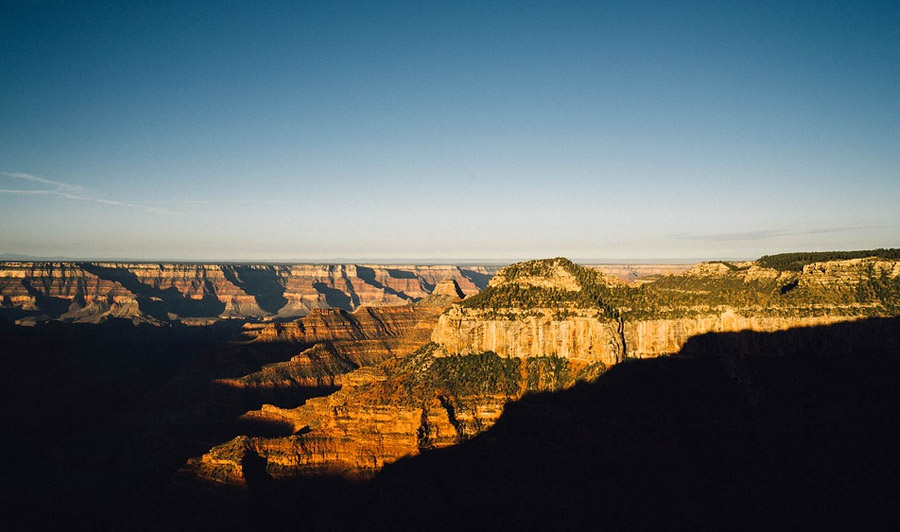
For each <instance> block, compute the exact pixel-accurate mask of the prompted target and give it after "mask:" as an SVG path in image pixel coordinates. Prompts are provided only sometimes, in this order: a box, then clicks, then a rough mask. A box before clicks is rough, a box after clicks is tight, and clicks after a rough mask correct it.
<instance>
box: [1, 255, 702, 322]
mask: <svg viewBox="0 0 900 532" xmlns="http://www.w3.org/2000/svg"><path fill="white" fill-rule="evenodd" d="M593 267H594V268H596V269H599V270H601V271H603V272H604V273H607V274H609V275H612V276H615V277H617V278H619V279H620V280H622V281H625V282H633V281H635V280H642V279H652V278H654V277H656V276H659V275H663V274H666V273H677V272H679V271H684V270H686V269H687V268H689V265H678V264H672V265H665V264H653V265H625V264H613V265H594V266H593ZM499 268H500V266H497V265H477V264H475V265H469V266H455V265H390V266H388V265H377V264H366V265H363V264H287V265H275V264H197V263H124V262H37V261H33V262H26V261H7V262H0V316H3V317H6V318H9V319H13V320H15V321H16V322H17V323H18V324H20V325H32V324H35V323H38V322H41V321H47V320H62V321H69V322H76V323H99V322H102V321H105V320H107V319H110V318H125V319H129V320H131V321H133V322H135V323H140V322H150V323H166V322H180V323H184V324H188V325H193V324H208V323H211V322H213V321H216V320H220V319H231V318H237V319H251V320H271V319H291V318H297V317H302V316H306V315H307V314H309V313H310V312H311V311H312V310H314V309H341V310H346V311H353V310H356V309H357V308H359V307H364V306H370V307H382V306H402V305H407V304H410V303H414V302H417V301H420V300H421V299H423V298H425V297H426V296H428V295H429V294H431V293H432V292H433V291H434V288H435V286H437V284H438V283H439V282H440V281H443V280H447V279H452V280H454V281H455V282H456V283H457V284H458V285H459V288H460V290H461V291H462V293H463V294H465V295H467V296H468V295H472V294H475V293H477V292H479V291H480V290H481V289H483V288H485V287H486V286H487V284H488V281H489V280H490V279H491V277H492V276H493V275H494V273H496V272H497V270H499Z"/></svg>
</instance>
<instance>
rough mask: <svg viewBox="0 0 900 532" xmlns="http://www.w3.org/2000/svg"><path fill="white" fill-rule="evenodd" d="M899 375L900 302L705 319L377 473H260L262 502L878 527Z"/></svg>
mask: <svg viewBox="0 0 900 532" xmlns="http://www.w3.org/2000/svg"><path fill="white" fill-rule="evenodd" d="M898 383H900V318H889V319H867V320H860V321H854V322H846V323H840V324H835V325H830V326H821V327H810V328H800V329H791V330H786V331H780V332H773V333H758V332H749V331H748V332H738V333H723V334H706V335H702V336H698V337H695V338H692V339H691V340H690V341H689V342H688V343H687V345H686V346H685V347H684V349H682V351H681V352H680V353H679V354H677V355H673V356H667V357H660V358H656V359H644V360H628V361H626V362H623V363H621V364H619V365H617V366H615V367H613V368H612V369H611V370H609V371H608V372H607V373H606V374H604V375H603V376H602V377H600V379H598V380H597V381H595V382H593V383H582V384H579V385H576V386H575V387H573V388H571V389H568V390H565V391H561V392H555V393H550V392H547V393H537V394H532V395H528V396H526V397H524V398H523V399H522V400H520V401H518V402H515V403H510V404H508V405H507V407H506V409H505V410H504V413H503V415H502V417H501V418H500V420H499V421H498V423H497V424H496V425H495V426H494V427H492V428H491V429H489V430H488V431H486V432H484V433H482V434H481V435H479V436H477V437H475V438H473V439H471V440H469V441H467V442H465V443H463V444H461V445H458V446H455V447H451V448H446V449H441V450H435V451H429V452H425V453H423V454H421V455H419V456H416V457H410V458H406V459H403V460H400V461H399V462H396V463H394V464H391V465H388V466H387V467H385V468H384V469H383V470H382V471H381V473H379V474H378V475H377V476H376V477H375V478H374V479H372V480H371V481H368V482H350V481H341V480H340V479H336V478H307V479H298V480H295V481H290V482H274V483H271V484H266V488H265V491H266V495H265V497H255V496H251V497H250V500H251V501H252V504H254V505H256V506H254V508H253V512H252V515H254V516H265V527H266V529H269V530H272V529H280V530H290V529H299V528H300V527H303V528H308V526H314V527H315V529H317V530H421V529H423V528H428V529H429V530H435V529H436V530H466V529H468V530H548V529H552V530H593V529H604V530H657V529H666V530H723V529H724V530H769V529H784V528H796V529H801V530H808V529H826V530H831V529H838V528H841V529H846V528H849V527H853V528H862V529H866V528H874V527H876V526H877V525H880V524H881V523H891V522H897V520H898V519H900V508H898V506H897V505H896V504H895V501H894V500H893V495H892V494H893V493H895V492H896V488H897V484H898V478H900V475H898V474H900V453H898V452H897V449H898V448H900V438H898V432H900V410H898V409H897V405H898V404H900V385H898ZM251 490H252V487H251Z"/></svg>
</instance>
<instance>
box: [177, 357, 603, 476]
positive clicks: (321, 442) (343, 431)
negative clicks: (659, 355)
mask: <svg viewBox="0 0 900 532" xmlns="http://www.w3.org/2000/svg"><path fill="white" fill-rule="evenodd" d="M436 351H440V347H438V346H436V345H434V344H429V345H427V346H426V347H424V348H423V349H421V350H419V351H418V352H416V353H415V354H413V355H411V356H409V357H404V358H394V359H391V360H389V361H386V362H384V363H383V364H380V365H378V366H374V367H369V368H363V369H360V370H357V371H354V372H352V373H349V374H347V375H345V378H344V381H343V384H344V386H343V388H342V389H341V390H340V391H339V392H336V393H334V394H332V395H330V396H327V397H320V398H315V399H310V400H308V401H307V402H306V404H304V405H303V406H301V407H299V408H294V409H282V408H278V407H275V406H272V405H264V406H263V407H262V409H260V410H258V411H252V412H248V413H247V414H245V416H244V418H245V419H250V420H262V421H266V422H270V423H279V424H282V425H286V426H290V427H292V430H293V431H294V434H293V435H291V436H287V437H282V438H262V437H247V436H239V437H237V438H235V439H234V440H232V441H230V442H228V443H225V444H223V445H220V446H218V447H215V448H213V449H211V450H210V452H209V453H207V454H205V455H203V456H201V457H198V458H195V459H192V460H191V461H189V463H188V467H187V471H188V472H189V473H190V474H191V475H194V476H196V477H198V478H201V479H204V480H208V481H212V482H216V483H223V484H234V485H241V484H243V483H244V482H245V479H244V471H243V469H242V464H244V463H246V462H247V461H248V460H251V461H255V462H257V463H262V464H264V466H265V471H266V473H267V474H268V475H269V476H271V477H273V478H286V477H292V476H297V475H304V474H321V473H329V474H341V475H347V476H368V475H371V474H372V473H374V472H376V471H377V470H379V469H380V468H381V467H382V466H384V465H385V464H387V463H390V462H393V461H396V460H398V459H400V458H403V457H405V456H410V455H414V454H417V453H419V452H421V451H422V450H425V449H433V448H440V447H447V446H450V445H454V444H457V443H459V442H461V441H464V440H466V439H468V438H470V437H472V436H474V435H476V434H478V433H480V432H482V431H484V430H486V429H487V428H489V427H491V426H492V425H493V424H494V423H495V422H496V421H497V419H498V418H499V417H500V415H501V414H502V412H503V407H504V405H505V404H506V403H507V402H509V401H512V400H516V399H518V398H519V397H521V396H522V395H523V394H524V393H526V392H528V391H538V390H558V389H563V388H566V387H569V386H571V385H572V384H574V383H575V382H577V381H579V380H591V379H593V378H596V377H597V376H598V375H599V374H600V372H601V371H602V370H603V366H602V365H601V364H583V363H580V362H576V361H570V360H565V359H560V358H551V357H544V358H534V359H529V360H519V359H507V358H500V357H498V356H497V355H494V354H492V353H487V354H483V355H474V356H469V357H440V356H436Z"/></svg>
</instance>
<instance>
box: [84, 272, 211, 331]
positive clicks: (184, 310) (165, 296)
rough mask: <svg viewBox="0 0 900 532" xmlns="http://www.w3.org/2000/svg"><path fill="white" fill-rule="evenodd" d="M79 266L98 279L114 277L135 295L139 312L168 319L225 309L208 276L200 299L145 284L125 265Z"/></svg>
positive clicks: (205, 314)
mask: <svg viewBox="0 0 900 532" xmlns="http://www.w3.org/2000/svg"><path fill="white" fill-rule="evenodd" d="M78 266H79V267H81V268H83V269H84V270H85V271H86V272H89V273H92V274H94V275H96V276H97V277H99V278H101V279H105V280H108V281H115V282H117V283H119V284H121V285H122V286H123V287H125V288H126V289H128V290H129V291H130V292H131V293H133V294H134V295H135V298H136V299H137V302H138V307H139V308H140V309H141V312H144V313H145V314H147V315H149V316H152V317H154V318H156V319H158V320H160V321H167V320H168V319H169V313H172V314H176V315H178V316H181V317H184V318H202V317H214V316H218V315H219V314H221V313H222V312H223V311H224V310H225V303H224V302H222V301H219V298H218V297H217V296H216V290H215V287H214V286H213V284H212V283H211V282H210V281H209V280H204V281H203V291H202V292H203V293H202V296H201V298H200V299H193V298H190V297H185V296H184V295H183V294H182V293H181V292H180V291H179V290H178V289H177V288H175V287H174V286H170V287H169V288H157V287H154V286H152V285H149V284H145V283H144V282H143V281H142V280H141V279H140V278H139V277H138V276H137V275H135V274H134V273H133V272H131V271H128V270H126V269H124V268H110V267H106V266H99V265H97V264H92V263H86V262H85V263H79V264H78Z"/></svg>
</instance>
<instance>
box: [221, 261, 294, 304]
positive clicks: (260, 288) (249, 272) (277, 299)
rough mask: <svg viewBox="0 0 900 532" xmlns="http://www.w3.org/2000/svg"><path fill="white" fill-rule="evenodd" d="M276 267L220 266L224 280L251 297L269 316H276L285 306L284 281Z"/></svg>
mask: <svg viewBox="0 0 900 532" xmlns="http://www.w3.org/2000/svg"><path fill="white" fill-rule="evenodd" d="M278 268H279V267H278V266H249V265H242V264H225V265H222V273H223V274H224V275H225V279H227V280H228V281H229V282H231V283H232V284H234V285H235V286H237V287H238V288H240V289H241V290H243V291H244V292H246V293H248V294H250V295H252V296H253V298H254V299H255V300H256V304H257V305H259V308H261V309H263V310H264V311H266V312H268V313H269V314H277V313H278V311H279V310H281V308H282V307H284V306H285V305H287V302H288V300H287V298H286V297H284V289H285V285H284V281H283V280H282V279H281V278H280V277H279V275H278Z"/></svg>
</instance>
